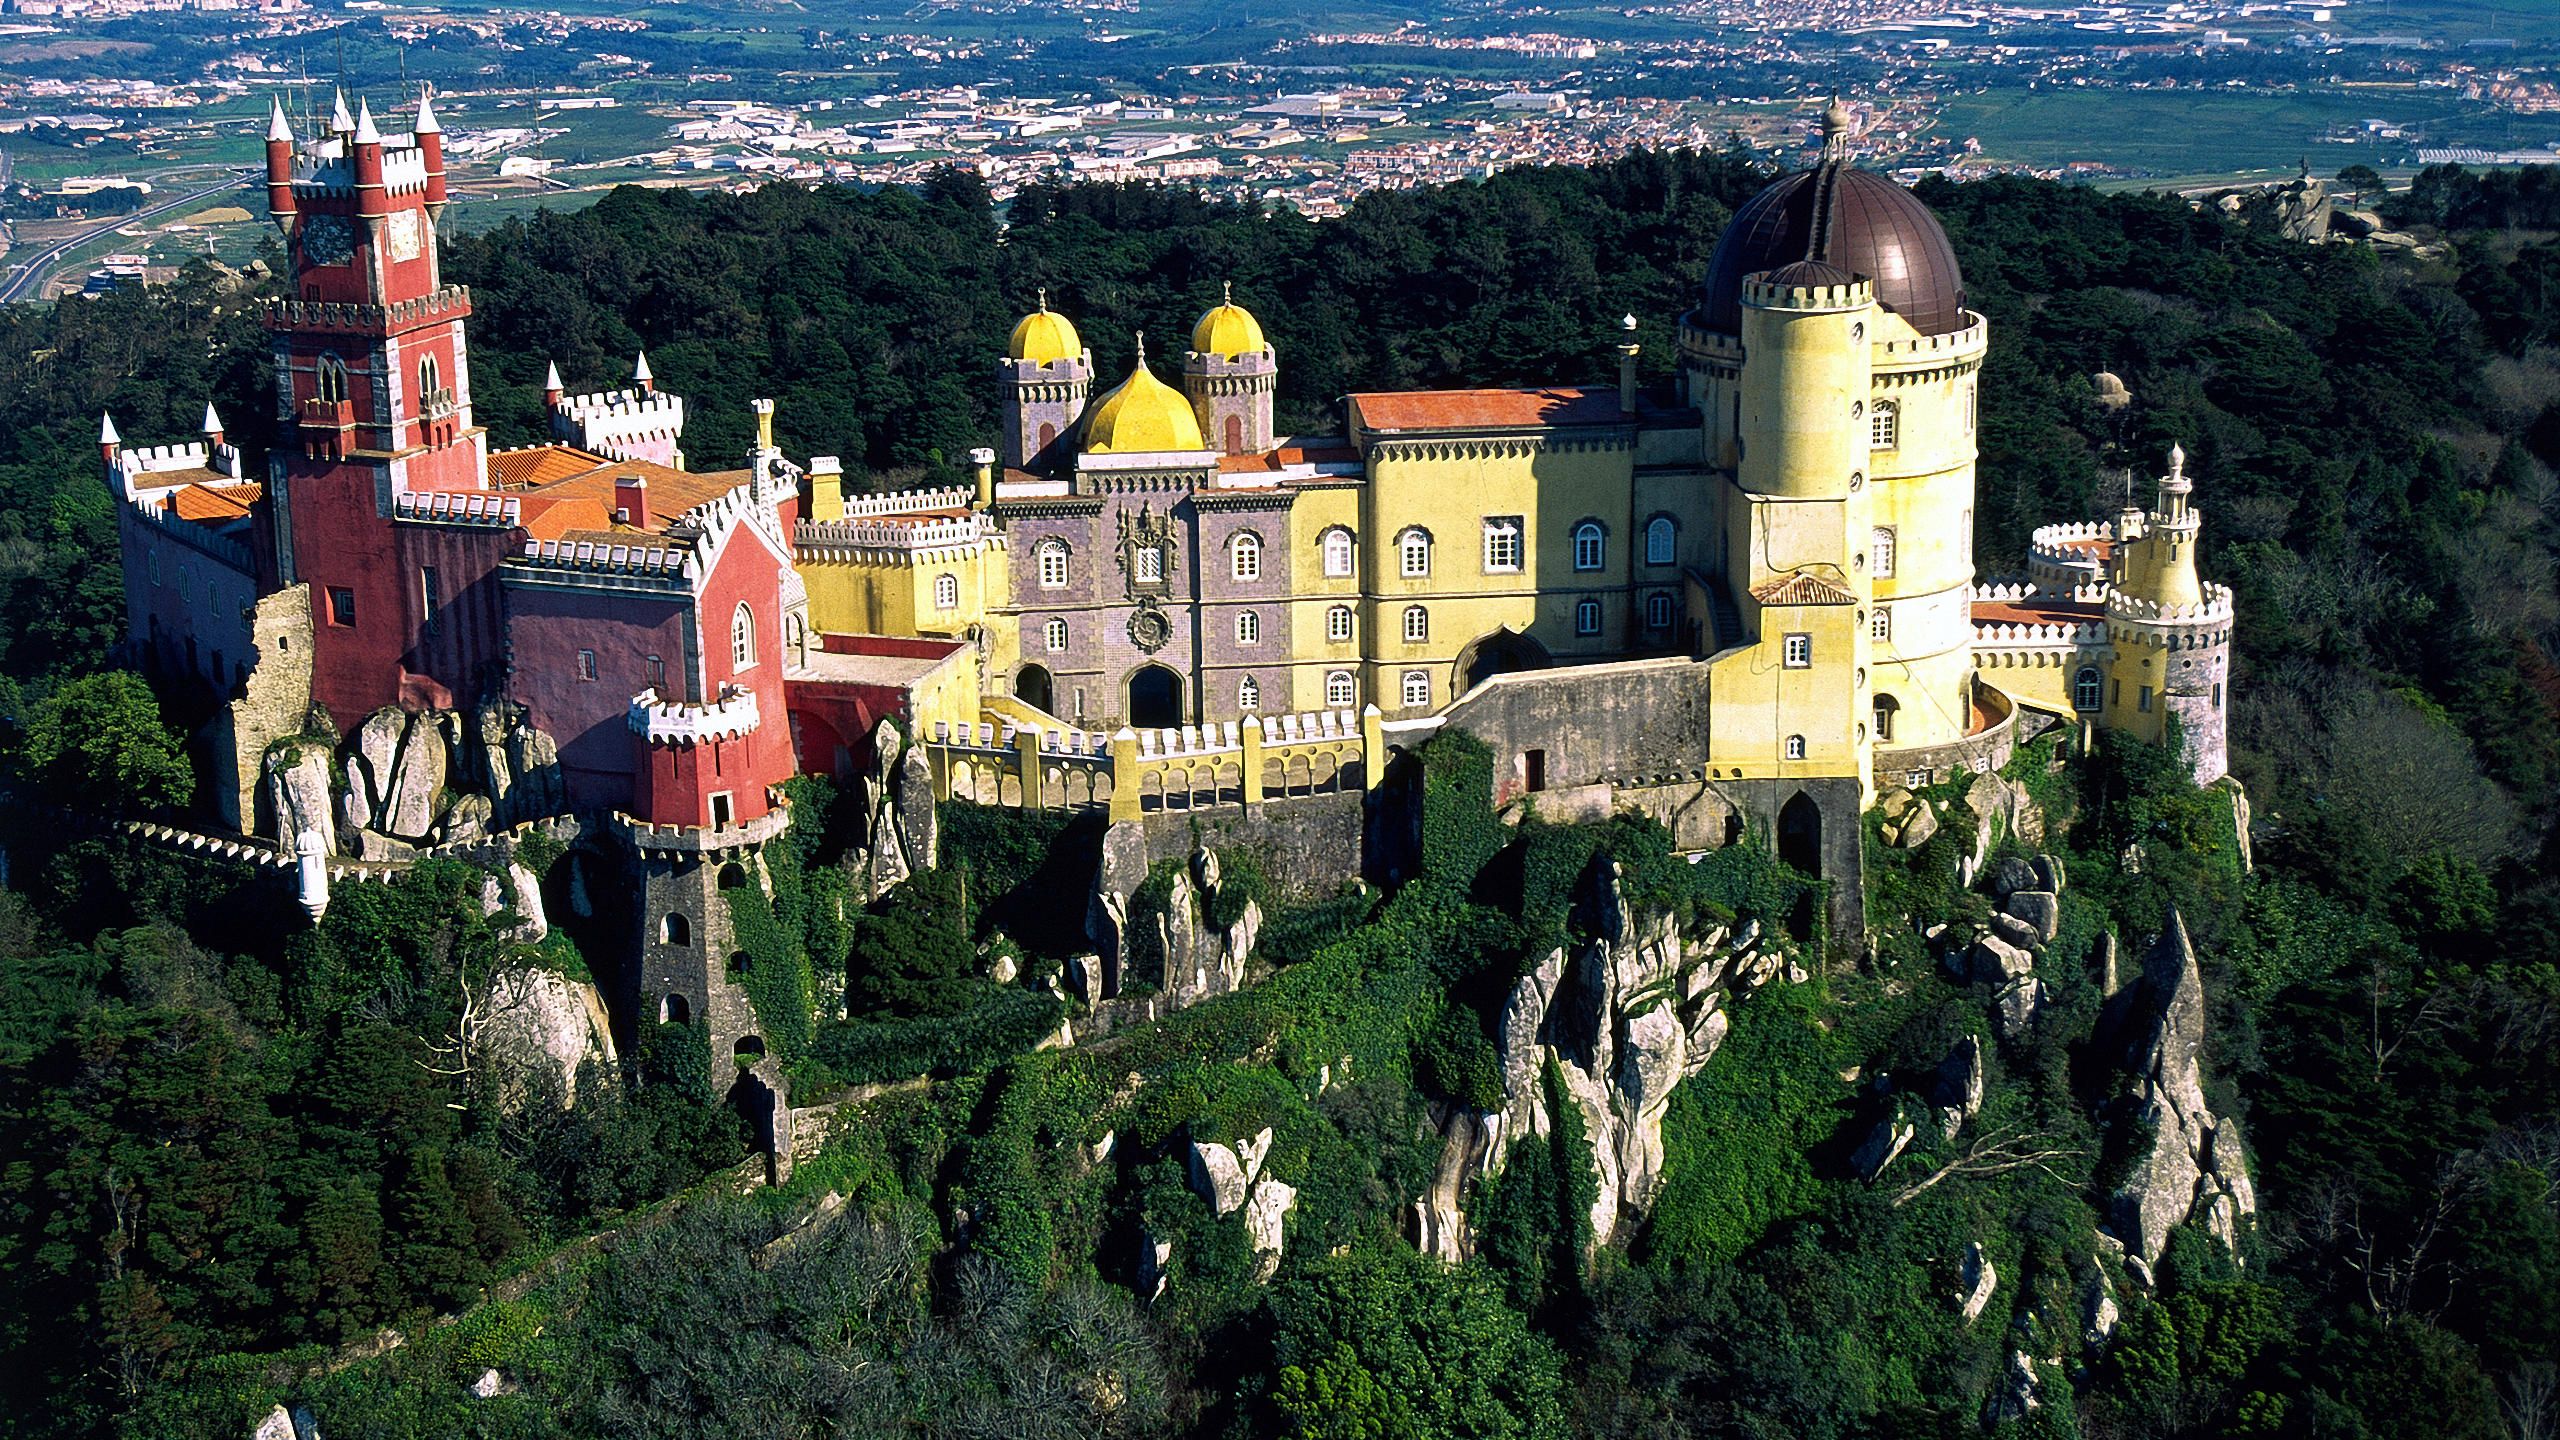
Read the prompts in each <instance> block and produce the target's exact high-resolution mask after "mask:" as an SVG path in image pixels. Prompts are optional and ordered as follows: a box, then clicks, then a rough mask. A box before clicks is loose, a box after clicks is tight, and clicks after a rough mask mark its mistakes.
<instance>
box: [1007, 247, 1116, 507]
mask: <svg viewBox="0 0 2560 1440" xmlns="http://www.w3.org/2000/svg"><path fill="white" fill-rule="evenodd" d="M996 376H997V383H998V384H999V385H1000V386H1002V387H1003V406H1004V430H1003V433H1002V435H1001V436H1000V437H999V439H1000V441H1001V445H1002V448H1001V451H1000V454H1001V457H1002V459H1003V462H1004V468H1006V469H1008V470H1031V471H1037V472H1041V473H1044V474H1045V473H1047V472H1048V471H1050V470H1051V469H1054V468H1055V467H1056V466H1058V465H1059V464H1060V463H1062V462H1063V461H1064V460H1066V459H1067V458H1068V456H1069V454H1070V453H1071V451H1072V449H1073V447H1074V443H1075V439H1074V437H1075V429H1076V422H1077V421H1078V420H1081V419H1083V418H1084V407H1085V401H1086V400H1087V399H1088V398H1089V397H1090V396H1091V395H1092V393H1093V352H1092V351H1091V350H1088V349H1086V348H1085V345H1084V339H1083V337H1082V336H1079V335H1078V334H1076V327H1075V325H1074V324H1073V323H1072V322H1071V321H1069V320H1068V319H1067V317H1066V316H1064V315H1061V314H1059V313H1058V312H1057V311H1055V310H1052V309H1050V308H1049V292H1048V291H1046V290H1043V291H1041V292H1040V308H1039V309H1037V310H1034V311H1032V312H1031V313H1030V314H1028V315H1025V316H1023V317H1022V319H1021V320H1020V321H1019V322H1018V323H1016V324H1015V325H1014V327H1013V337H1012V339H1011V341H1010V342H1009V343H1008V344H1007V345H1006V346H1005V357H1004V359H1003V360H1002V361H1000V362H998V364H997V366H996ZM1062 442H1063V443H1062Z"/></svg>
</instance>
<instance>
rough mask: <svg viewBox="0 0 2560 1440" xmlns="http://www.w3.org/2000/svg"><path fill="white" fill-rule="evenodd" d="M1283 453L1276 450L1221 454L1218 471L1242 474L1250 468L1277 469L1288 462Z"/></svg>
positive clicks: (1225, 473) (1227, 473) (1228, 473)
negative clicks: (1262, 452)
mask: <svg viewBox="0 0 2560 1440" xmlns="http://www.w3.org/2000/svg"><path fill="white" fill-rule="evenodd" d="M1282 453H1283V452H1281V451H1277V450H1274V451H1272V452H1271V453H1269V454H1267V455H1221V456H1219V457H1218V471H1219V473H1220V474H1224V475H1241V474H1243V473H1245V472H1246V471H1248V470H1255V471H1263V472H1271V471H1277V470H1279V469H1280V468H1281V467H1282V466H1283V465H1285V464H1287V463H1288V462H1287V461H1285V460H1283V459H1281V458H1280V457H1281V454H1282Z"/></svg>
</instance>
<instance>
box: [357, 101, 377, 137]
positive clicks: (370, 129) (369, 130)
mask: <svg viewBox="0 0 2560 1440" xmlns="http://www.w3.org/2000/svg"><path fill="white" fill-rule="evenodd" d="M356 143H357V144H359V145H379V144H381V143H382V132H381V131H380V130H379V129H376V128H375V127H374V123H373V102H372V101H370V100H358V101H357V102H356Z"/></svg>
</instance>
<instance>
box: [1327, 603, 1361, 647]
mask: <svg viewBox="0 0 2560 1440" xmlns="http://www.w3.org/2000/svg"><path fill="white" fill-rule="evenodd" d="M1359 633H1360V629H1359V617H1358V616H1356V615H1355V614H1353V613H1352V609H1351V607H1350V606H1348V605H1329V606H1327V607H1325V612H1324V638H1325V641H1326V643H1328V644H1333V645H1348V644H1350V643H1351V642H1352V641H1353V640H1354V639H1356V638H1358V636H1359Z"/></svg>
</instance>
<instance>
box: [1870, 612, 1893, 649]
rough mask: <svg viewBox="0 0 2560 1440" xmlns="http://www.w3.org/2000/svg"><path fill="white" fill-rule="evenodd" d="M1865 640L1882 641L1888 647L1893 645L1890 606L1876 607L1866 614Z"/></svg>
mask: <svg viewBox="0 0 2560 1440" xmlns="http://www.w3.org/2000/svg"><path fill="white" fill-rule="evenodd" d="M1867 638H1868V639H1869V640H1878V641H1882V642H1884V643H1886V644H1888V645H1889V644H1891V643H1893V607H1892V606H1890V605H1878V606H1877V607H1876V608H1875V609H1873V610H1871V611H1869V612H1867Z"/></svg>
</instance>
